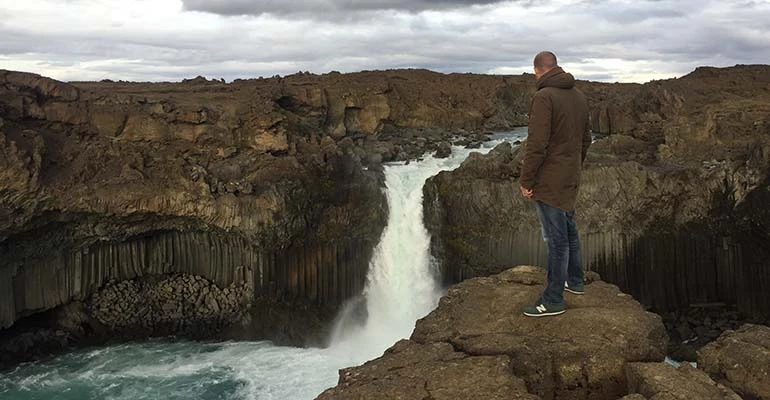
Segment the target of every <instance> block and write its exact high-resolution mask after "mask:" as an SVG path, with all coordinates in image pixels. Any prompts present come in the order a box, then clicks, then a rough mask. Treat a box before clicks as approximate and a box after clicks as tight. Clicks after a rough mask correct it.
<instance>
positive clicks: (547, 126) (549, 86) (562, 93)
mask: <svg viewBox="0 0 770 400" xmlns="http://www.w3.org/2000/svg"><path fill="white" fill-rule="evenodd" d="M534 64H535V76H536V77H537V93H535V97H534V98H533V99H532V106H531V108H530V111H529V135H528V137H527V144H526V149H525V152H524V160H523V163H522V167H521V176H520V177H519V184H520V185H521V194H522V195H523V196H524V197H526V198H528V199H532V200H535V202H536V206H537V215H538V217H539V219H540V224H541V225H542V228H543V239H544V240H545V242H546V243H547V245H548V286H546V288H545V291H544V292H543V294H542V295H541V296H540V298H539V299H538V300H537V302H536V303H535V305H534V306H531V307H525V308H524V310H523V311H524V315H527V316H530V317H541V316H548V315H559V314H562V313H563V312H564V308H565V307H564V290H566V291H568V292H570V293H574V294H583V293H584V288H583V267H582V265H581V260H580V240H579V238H578V232H577V227H576V226H575V219H574V218H575V200H576V198H577V192H578V185H579V184H580V170H581V168H582V164H583V160H585V158H586V152H587V151H588V146H590V145H591V126H590V122H589V119H588V103H587V102H586V99H585V96H584V95H583V93H581V92H580V91H579V90H577V89H576V88H575V78H574V77H573V76H572V75H571V74H568V73H566V72H564V70H563V69H561V67H559V66H558V64H557V61H556V55H554V54H553V53H551V52H550V51H543V52H540V53H539V54H538V55H537V56H535V61H534Z"/></svg>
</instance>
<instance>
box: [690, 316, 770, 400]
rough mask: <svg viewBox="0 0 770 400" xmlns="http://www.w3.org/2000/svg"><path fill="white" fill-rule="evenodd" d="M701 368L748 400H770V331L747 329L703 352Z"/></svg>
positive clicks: (726, 335)
mask: <svg viewBox="0 0 770 400" xmlns="http://www.w3.org/2000/svg"><path fill="white" fill-rule="evenodd" d="M698 368H701V369H703V370H704V371H706V372H707V373H708V374H709V375H711V376H712V377H713V378H714V379H715V380H716V381H718V382H721V383H724V384H725V385H726V386H728V387H730V388H732V389H733V390H735V391H736V392H737V393H738V394H740V395H741V396H743V398H744V399H770V327H767V326H762V325H750V324H747V325H744V326H742V327H741V328H740V329H738V330H735V331H727V332H725V333H724V334H723V335H722V336H720V337H719V339H717V340H716V341H714V342H712V343H710V344H708V345H706V346H705V347H703V348H702V349H700V351H699V353H698Z"/></svg>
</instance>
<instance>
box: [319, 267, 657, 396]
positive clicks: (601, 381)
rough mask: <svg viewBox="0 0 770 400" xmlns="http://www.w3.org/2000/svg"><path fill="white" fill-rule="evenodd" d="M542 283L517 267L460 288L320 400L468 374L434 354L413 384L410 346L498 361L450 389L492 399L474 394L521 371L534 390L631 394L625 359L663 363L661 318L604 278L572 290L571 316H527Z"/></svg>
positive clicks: (396, 392)
mask: <svg viewBox="0 0 770 400" xmlns="http://www.w3.org/2000/svg"><path fill="white" fill-rule="evenodd" d="M544 281H545V273H544V271H543V270H541V269H539V268H535V267H517V268H514V269H511V270H508V271H505V272H503V273H501V274H499V275H494V276H491V277H487V278H473V279H469V280H466V281H464V282H462V283H460V284H458V285H456V286H454V287H452V288H451V289H450V290H449V292H448V293H447V294H446V296H444V297H443V298H442V299H441V301H440V303H439V306H438V308H437V309H436V310H434V311H433V312H431V313H430V314H429V315H428V316H426V317H425V318H423V319H421V320H419V321H418V322H417V324H416V327H415V330H414V332H413V333H412V336H411V338H410V340H409V341H404V342H400V343H399V344H397V345H396V346H394V347H393V348H391V349H390V350H388V351H386V353H385V354H384V355H383V356H382V357H380V358H378V359H376V360H372V361H370V362H368V363H367V364H365V365H364V366H362V367H354V368H350V369H346V370H343V371H342V372H341V376H340V384H339V385H338V386H337V387H336V388H333V389H330V390H329V391H327V392H326V393H324V394H323V395H321V397H320V398H323V399H335V398H340V399H343V398H368V397H367V395H372V396H376V395H377V394H376V393H377V392H387V393H389V394H390V396H391V397H390V398H404V399H422V398H425V396H426V393H425V392H424V391H423V390H415V389H414V388H415V387H418V388H420V389H422V387H423V386H424V385H426V384H427V385H430V381H429V380H427V379H422V378H421V377H422V376H436V375H437V374H438V375H439V376H441V380H442V381H444V382H468V380H467V378H466V377H464V372H463V371H455V370H453V368H452V367H451V365H453V364H452V363H451V362H450V363H449V364H447V362H446V361H436V357H435V356H431V357H428V360H430V362H431V363H436V364H435V365H433V366H431V367H430V368H427V366H426V368H420V369H421V370H422V373H421V374H419V375H417V376H416V378H417V381H416V382H414V381H411V383H407V382H408V379H406V378H405V377H404V376H402V375H401V372H400V371H401V368H404V367H405V366H407V365H414V366H418V365H420V364H413V363H412V362H406V356H404V355H400V354H401V353H403V350H404V349H415V350H414V353H415V354H419V353H421V352H423V351H425V349H442V348H445V349H447V350H445V352H446V354H448V355H451V356H452V357H459V358H461V359H464V360H467V362H469V363H471V362H472V360H474V359H476V360H477V361H480V360H482V359H485V358H486V359H492V360H497V361H495V363H493V364H492V365H487V366H486V367H484V368H486V370H487V372H484V369H482V370H479V367H478V365H479V364H475V365H476V367H474V368H475V369H474V373H473V375H472V376H480V377H483V376H487V377H499V378H495V383H490V382H489V381H488V379H479V380H471V381H470V382H468V383H467V385H466V384H465V383H464V384H463V385H459V387H454V388H452V389H451V391H448V392H445V395H446V396H447V397H446V398H452V397H449V396H454V397H453V398H484V397H483V396H481V397H475V396H470V397H468V396H467V394H468V393H487V392H488V391H490V390H492V389H490V387H489V386H490V385H492V388H497V387H507V385H510V384H511V382H514V381H515V380H518V379H520V380H522V381H523V382H524V384H525V385H526V390H527V391H528V392H529V393H531V394H533V395H536V396H538V397H541V398H546V399H553V398H558V399H584V398H591V399H613V400H614V399H617V398H619V397H622V396H624V395H626V394H628V391H627V382H626V375H625V369H624V367H625V365H626V364H627V363H629V362H655V361H662V360H663V358H664V357H665V350H666V343H667V337H666V332H665V329H664V327H663V324H662V322H661V320H660V317H659V316H657V315H655V314H652V313H649V312H646V311H644V309H643V308H642V307H641V305H640V304H639V303H638V302H637V301H635V300H634V299H633V298H631V297H630V296H629V295H626V294H623V293H621V292H620V291H619V290H618V289H617V287H615V286H613V285H609V284H607V283H605V282H602V281H593V282H591V283H590V284H588V285H587V286H586V295H584V296H570V295H567V296H568V297H567V298H566V304H567V312H566V313H565V314H563V315H560V316H558V317H551V318H529V317H525V316H523V315H522V313H521V308H522V307H523V306H525V305H531V303H532V302H534V301H535V299H537V297H538V296H539V294H540V292H541V291H542V289H543V287H544V284H543V283H544ZM450 345H451V346H450ZM452 357H449V358H450V359H452ZM506 361H507V363H508V364H507V365H508V367H506V368H505V369H504V370H503V373H502V375H501V370H500V369H499V365H504V364H505V363H506ZM452 362H454V361H452ZM482 365H483V364H482ZM410 368H411V367H410ZM506 376H507V378H505V377H506ZM409 379H411V378H409ZM421 379H422V380H421ZM425 382H428V383H425ZM495 390H496V389H495ZM485 391H487V392H485ZM492 393H495V392H494V391H493V392H492ZM517 393H521V392H520V391H518V390H514V391H513V396H514V398H517V397H515V396H518V395H519V394H517ZM399 396H401V397H399ZM491 398H496V397H491ZM521 398H537V397H521Z"/></svg>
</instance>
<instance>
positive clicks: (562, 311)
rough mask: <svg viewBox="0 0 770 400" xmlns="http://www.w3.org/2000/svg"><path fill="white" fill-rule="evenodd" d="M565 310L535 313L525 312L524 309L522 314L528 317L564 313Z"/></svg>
mask: <svg viewBox="0 0 770 400" xmlns="http://www.w3.org/2000/svg"><path fill="white" fill-rule="evenodd" d="M565 311H567V310H561V311H551V312H544V313H537V314H530V313H527V312H526V311H525V312H524V315H526V316H528V317H550V316H552V315H559V314H564V312H565Z"/></svg>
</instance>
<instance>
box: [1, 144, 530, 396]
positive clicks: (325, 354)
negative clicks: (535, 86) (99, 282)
mask: <svg viewBox="0 0 770 400" xmlns="http://www.w3.org/2000/svg"><path fill="white" fill-rule="evenodd" d="M515 133H516V136H511V135H508V136H505V137H503V136H500V137H497V138H496V140H494V141H492V142H487V143H485V144H484V145H483V147H482V148H481V149H478V150H469V149H464V148H460V147H454V148H453V150H452V155H451V156H450V157H449V158H445V159H437V158H434V157H432V156H426V157H425V158H424V160H422V161H415V162H411V163H408V164H407V163H394V164H389V165H386V166H385V178H386V180H385V182H386V186H387V189H386V195H387V199H388V207H389V217H388V224H387V227H386V228H385V230H384V232H383V235H382V238H381V241H380V243H379V244H378V246H377V248H376V249H375V252H374V256H373V258H372V261H371V263H370V268H369V274H368V277H367V283H366V287H365V290H364V295H365V298H366V304H365V307H366V313H365V314H366V316H367V318H366V321H365V323H363V324H361V323H358V324H357V323H355V321H353V322H351V321H349V319H356V317H354V315H355V314H356V313H355V312H351V311H352V309H353V308H354V306H353V305H350V306H348V307H347V308H346V311H347V312H342V313H341V316H340V318H339V321H338V324H337V329H335V333H334V337H332V338H331V345H330V346H329V348H326V349H298V348H290V347H278V346H274V345H272V344H270V343H267V342H241V343H219V344H204V343H191V342H176V343H165V342H160V341H149V342H145V343H134V344H124V345H119V346H112V347H107V348H101V349H96V350H93V349H91V350H80V351H77V352H74V353H70V354H66V355H63V356H61V357H58V358H57V359H55V360H52V361H48V362H44V363H34V364H28V365H24V366H21V367H20V368H17V369H16V371H13V372H12V373H8V374H0V399H6V398H7V399H14V400H24V399H62V400H69V399H73V400H74V399H86V398H94V399H96V398H98V399H110V400H129V399H130V400H145V399H163V400H177V399H179V400H182V399H190V398H196V399H243V400H303V399H314V398H315V397H316V396H317V395H318V394H319V393H320V392H322V391H323V390H324V389H326V388H328V387H332V386H334V385H336V383H337V379H338V372H337V371H338V370H339V369H341V368H344V367H349V366H353V365H358V364H361V363H363V362H365V361H367V360H369V359H372V358H376V357H379V356H380V355H381V354H382V352H383V351H384V350H385V349H387V348H388V347H390V346H391V345H392V344H393V343H395V342H396V341H398V340H399V339H402V338H407V337H409V335H410V334H411V332H412V330H413V329H414V323H415V321H416V320H417V319H419V318H421V317H423V316H425V315H426V314H428V313H429V312H430V311H431V310H433V308H435V307H436V304H437V302H438V299H439V297H440V295H441V288H440V286H439V284H438V279H437V278H438V277H437V275H436V268H435V267H436V266H435V263H434V261H433V260H432V259H431V256H430V252H429V245H430V236H429V235H428V232H427V231H426V229H425V227H424V225H423V219H422V218H423V214H422V209H423V208H422V188H423V185H424V183H425V180H426V179H427V178H429V177H431V176H433V175H435V174H437V173H438V172H439V171H444V170H452V169H455V168H457V167H458V166H459V165H460V164H461V163H462V161H463V160H465V158H467V156H468V154H470V153H471V152H473V151H478V152H482V153H486V152H488V151H489V150H490V149H491V148H492V147H494V146H495V145H496V144H499V143H500V142H502V141H503V140H511V141H512V140H515V139H517V138H523V137H524V136H526V129H521V130H517V131H516V132H515Z"/></svg>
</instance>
